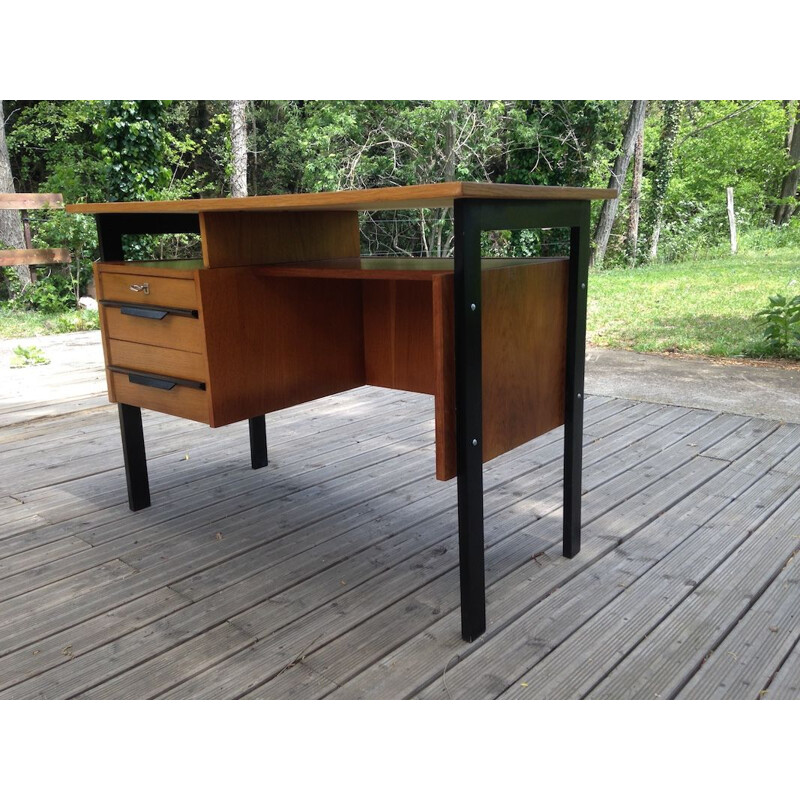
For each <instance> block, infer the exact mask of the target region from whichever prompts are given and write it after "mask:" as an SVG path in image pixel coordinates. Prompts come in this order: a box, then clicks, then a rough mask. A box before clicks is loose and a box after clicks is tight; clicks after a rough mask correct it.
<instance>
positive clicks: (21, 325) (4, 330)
mask: <svg viewBox="0 0 800 800" xmlns="http://www.w3.org/2000/svg"><path fill="white" fill-rule="evenodd" d="M99 327H100V321H99V316H98V313H97V311H91V310H89V309H84V308H81V309H78V310H77V311H61V312H58V313H56V314H45V313H44V312H42V311H35V310H16V309H13V308H9V306H8V304H6V305H2V304H0V339H19V338H20V337H23V336H42V335H48V334H51V333H72V332H73V331H93V330H97V329H98V328H99Z"/></svg>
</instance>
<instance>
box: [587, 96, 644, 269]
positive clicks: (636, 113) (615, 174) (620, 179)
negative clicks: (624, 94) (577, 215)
mask: <svg viewBox="0 0 800 800" xmlns="http://www.w3.org/2000/svg"><path fill="white" fill-rule="evenodd" d="M646 111H647V100H634V101H633V102H632V103H631V107H630V111H629V112H628V119H627V121H626V122H625V133H624V135H623V137H622V146H621V148H620V151H619V154H618V155H617V157H616V159H615V160H614V166H613V167H612V168H611V178H610V179H609V181H608V188H609V189H616V190H617V192H618V194H617V196H616V197H614V198H610V199H608V200H605V201H604V202H603V207H602V209H601V210H600V219H599V220H598V222H597V228H596V230H595V234H594V245H595V249H594V253H593V261H594V262H595V263H600V262H601V261H602V260H603V258H604V257H605V254H606V248H607V247H608V239H609V237H610V236H611V228H612V227H613V225H614V219H615V218H616V216H617V208H618V207H619V199H620V198H619V192H621V190H622V186H623V184H624V183H625V176H626V174H627V172H628V165H629V164H630V163H631V156H632V155H633V149H634V147H635V146H636V140H637V139H638V138H639V134H640V132H641V130H642V128H643V127H644V115H645V112H646Z"/></svg>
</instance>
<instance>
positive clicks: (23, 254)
mask: <svg viewBox="0 0 800 800" xmlns="http://www.w3.org/2000/svg"><path fill="white" fill-rule="evenodd" d="M63 208H64V198H63V197H62V196H61V195H60V194H22V193H17V192H12V193H10V194H0V211H21V212H22V230H23V235H24V237H25V249H24V250H0V267H13V266H16V265H18V264H69V263H70V261H71V260H72V256H71V255H70V252H69V249H68V248H66V247H59V248H55V249H39V250H36V249H34V248H32V247H31V227H30V223H29V222H28V211H30V210H31V209H63Z"/></svg>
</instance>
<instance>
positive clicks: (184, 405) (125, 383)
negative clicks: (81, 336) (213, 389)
mask: <svg viewBox="0 0 800 800" xmlns="http://www.w3.org/2000/svg"><path fill="white" fill-rule="evenodd" d="M106 375H107V376H108V386H109V389H110V394H111V396H112V397H113V398H114V402H116V403H126V404H127V405H130V406H139V407H140V408H149V409H150V410H151V411H161V412H162V413H164V414H172V416H174V417H183V418H184V419H193V420H196V421H197V422H208V396H207V395H208V393H207V392H205V391H203V390H202V389H193V388H190V387H188V386H175V387H173V388H172V389H169V390H167V389H157V388H155V387H153V386H142V385H141V384H138V383H131V381H130V379H129V377H128V375H124V374H122V373H119V372H111V371H110V370H107V371H106Z"/></svg>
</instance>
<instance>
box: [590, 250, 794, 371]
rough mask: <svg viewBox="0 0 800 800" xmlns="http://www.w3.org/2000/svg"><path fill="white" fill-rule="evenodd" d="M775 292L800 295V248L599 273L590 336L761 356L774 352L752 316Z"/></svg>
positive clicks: (602, 343) (653, 347)
mask: <svg viewBox="0 0 800 800" xmlns="http://www.w3.org/2000/svg"><path fill="white" fill-rule="evenodd" d="M774 294H784V295H789V296H793V295H796V294H800V251H798V250H783V251H777V252H775V251H773V252H772V253H769V254H757V253H747V254H740V255H739V256H736V257H733V258H726V259H715V260H712V261H687V262H680V263H674V264H658V265H651V266H647V267H641V268H638V269H617V270H609V271H606V272H596V273H594V274H592V275H591V276H590V281H589V318H588V324H587V327H588V339H589V341H590V342H591V343H592V344H593V345H595V346H598V347H613V348H621V349H627V350H636V351H638V352H655V353H664V352H678V353H697V354H701V355H707V356H725V357H729V358H735V357H750V358H761V357H764V356H767V355H769V351H768V348H767V347H766V345H765V343H764V340H763V335H762V332H761V328H760V326H759V325H758V323H757V321H756V319H755V318H754V316H753V315H754V314H755V313H756V312H757V311H759V310H761V309H762V308H764V307H765V306H766V305H767V303H768V297H769V295H774ZM796 355H798V356H800V353H797V354H796Z"/></svg>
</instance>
